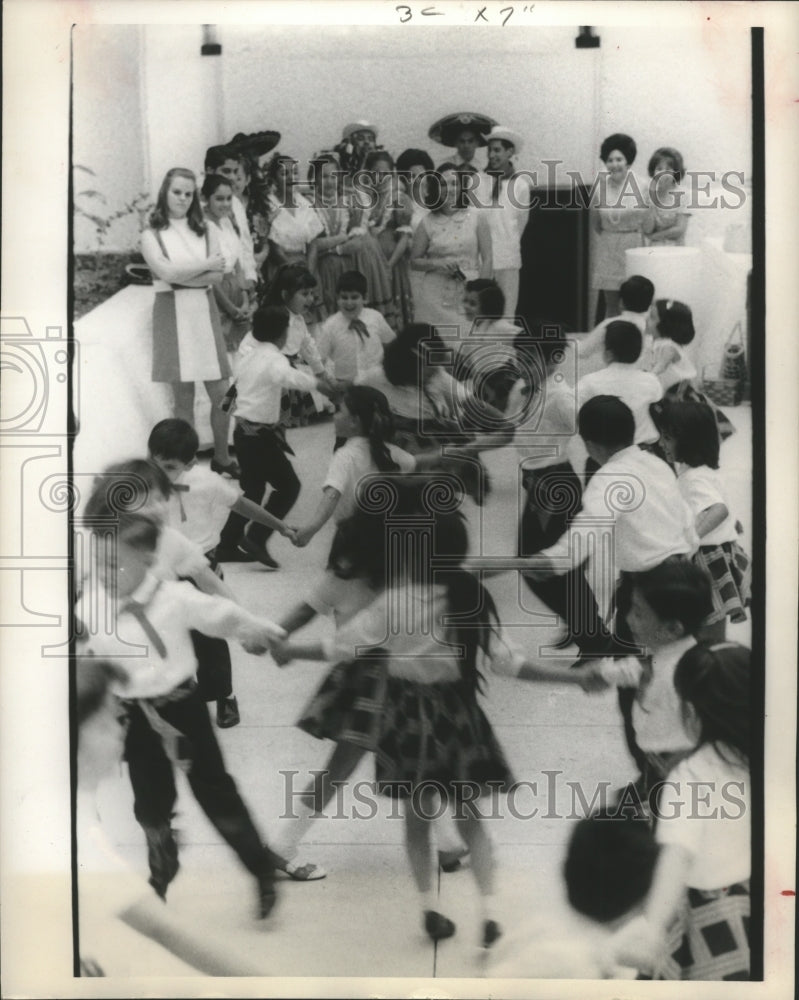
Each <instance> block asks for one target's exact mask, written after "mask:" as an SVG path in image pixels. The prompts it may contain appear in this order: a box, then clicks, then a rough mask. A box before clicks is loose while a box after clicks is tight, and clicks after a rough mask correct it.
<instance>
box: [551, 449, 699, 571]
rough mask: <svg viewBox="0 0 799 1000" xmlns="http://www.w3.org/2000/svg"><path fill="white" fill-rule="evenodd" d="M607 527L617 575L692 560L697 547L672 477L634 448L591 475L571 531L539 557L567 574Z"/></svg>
mask: <svg viewBox="0 0 799 1000" xmlns="http://www.w3.org/2000/svg"><path fill="white" fill-rule="evenodd" d="M605 525H607V526H608V527H610V528H612V530H613V535H614V556H615V560H614V566H615V569H616V571H617V572H618V571H619V570H623V571H625V572H628V573H640V572H643V571H644V570H648V569H653V568H654V567H655V566H659V565H660V563H662V562H663V560H664V559H667V558H668V557H669V556H676V555H691V554H692V553H693V552H695V551H696V548H697V544H698V540H697V537H696V530H695V529H694V522H693V517H692V515H691V512H690V510H689V509H688V507H687V505H686V504H685V501H684V500H683V498H682V495H681V493H680V490H679V487H678V486H677V478H676V476H675V475H674V473H673V472H672V471H671V469H670V468H669V466H668V465H667V464H666V463H665V462H664V461H663V460H662V459H660V458H657V457H656V456H655V455H651V454H649V453H648V452H646V451H642V450H641V449H640V448H638V447H637V446H636V445H631V446H630V447H629V448H623V449H622V450H621V451H618V452H616V454H615V455H613V456H612V457H611V458H610V460H609V461H608V462H606V463H605V465H603V466H602V468H600V469H598V470H597V471H596V472H595V473H594V475H593V476H592V477H591V481H590V482H589V484H588V486H587V487H586V490H585V493H584V494H583V509H582V510H581V511H580V513H579V514H577V516H576V517H575V518H574V520H573V521H572V523H571V527H570V529H569V530H568V531H567V532H565V533H564V534H563V535H562V536H561V538H559V539H558V541H557V542H555V544H554V545H552V546H550V548H548V549H544V551H543V552H542V553H541V554H542V555H544V556H547V557H548V558H549V559H552V560H554V561H555V565H556V568H557V572H559V573H565V572H567V571H568V570H569V569H571V567H572V565H579V564H580V563H581V562H582V561H583V559H584V558H585V556H586V554H587V553H588V551H589V549H590V548H591V545H592V544H593V543H594V542H595V540H596V538H597V535H598V533H601V532H602V531H603V530H607V529H605V527H604V526H605Z"/></svg>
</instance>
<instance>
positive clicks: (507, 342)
mask: <svg viewBox="0 0 799 1000" xmlns="http://www.w3.org/2000/svg"><path fill="white" fill-rule="evenodd" d="M463 312H464V315H465V317H466V323H465V324H463V325H462V329H461V343H460V347H459V350H458V356H457V359H456V368H455V376H456V378H458V379H459V380H460V381H461V382H471V383H472V388H473V390H475V391H477V392H478V393H479V394H480V397H481V398H482V399H483V400H484V401H485V402H487V403H490V404H491V405H492V406H496V407H497V409H498V410H502V411H504V409H505V400H506V398H507V392H508V390H509V388H510V386H511V385H512V384H513V381H514V379H513V378H512V377H511V372H515V368H516V365H515V360H516V357H515V352H514V350H513V341H514V338H515V337H516V336H517V335H518V333H519V328H518V326H516V325H515V324H514V323H512V322H511V321H510V320H509V319H507V318H505V296H504V294H503V292H502V289H501V288H500V287H499V285H498V284H497V283H496V281H494V280H492V279H491V278H475V279H474V280H472V281H467V282H466V285H465V286H464V292H463ZM469 324H471V329H469ZM487 383H488V384H487ZM503 387H504V396H503ZM489 388H490V389H491V390H493V397H492V398H487V397H486V389H489Z"/></svg>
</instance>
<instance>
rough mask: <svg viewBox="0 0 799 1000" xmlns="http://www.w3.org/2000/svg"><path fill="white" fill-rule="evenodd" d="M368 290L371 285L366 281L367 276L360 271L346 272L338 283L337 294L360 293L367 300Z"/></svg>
mask: <svg viewBox="0 0 799 1000" xmlns="http://www.w3.org/2000/svg"><path fill="white" fill-rule="evenodd" d="M368 290H369V284H368V282H367V280H366V275H365V274H362V273H361V272H360V271H344V273H343V274H341V275H339V279H338V281H337V282H336V293H338V292H360V294H361V295H362V296H363V297H364V298H366V293H367V292H368Z"/></svg>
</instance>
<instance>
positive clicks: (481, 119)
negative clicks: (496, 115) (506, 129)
mask: <svg viewBox="0 0 799 1000" xmlns="http://www.w3.org/2000/svg"><path fill="white" fill-rule="evenodd" d="M493 125H496V122H495V121H494V119H493V118H489V117H488V115H479V114H477V112H476V111H459V112H458V113H457V114H454V115H445V116H444V117H443V118H439V120H438V121H437V122H436V123H435V125H431V126H430V131H429V132H428V133H427V134H428V135H429V136H430V138H431V139H432V140H433V141H434V142H440V143H441V145H442V146H454V145H455V142H456V140H457V138H458V134H459V133H460V132H462V131H463V129H465V128H469V129H472V130H473V131H474V132H475V133H476V134H477V142H478V144H479V145H480V146H485V144H486V141H485V136H486V134H487V133H488V132H490V131H491V127H492V126H493Z"/></svg>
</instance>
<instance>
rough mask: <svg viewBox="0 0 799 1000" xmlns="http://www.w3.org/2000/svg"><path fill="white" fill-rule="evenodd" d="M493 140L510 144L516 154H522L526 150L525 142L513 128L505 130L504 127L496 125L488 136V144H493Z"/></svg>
mask: <svg viewBox="0 0 799 1000" xmlns="http://www.w3.org/2000/svg"><path fill="white" fill-rule="evenodd" d="M492 139H502V141H503V142H509V143H510V144H511V145H512V146H513V151H514V152H515V153H521V151H522V149H523V148H524V140H523V139H522V137H521V136H520V135H519V133H518V132H514V131H513V129H512V128H505V126H504V125H495V126H494V127H493V128H492V129H491V131H490V132H489V133H488V135H487V136H486V142H491V140H492Z"/></svg>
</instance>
